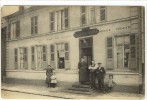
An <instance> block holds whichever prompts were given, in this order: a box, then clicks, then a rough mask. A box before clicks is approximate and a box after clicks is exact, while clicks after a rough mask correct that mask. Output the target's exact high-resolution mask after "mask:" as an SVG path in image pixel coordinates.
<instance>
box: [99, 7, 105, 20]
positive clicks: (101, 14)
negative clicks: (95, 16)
mask: <svg viewBox="0 0 147 100" xmlns="http://www.w3.org/2000/svg"><path fill="white" fill-rule="evenodd" d="M104 20H106V7H105V6H101V7H100V21H104Z"/></svg>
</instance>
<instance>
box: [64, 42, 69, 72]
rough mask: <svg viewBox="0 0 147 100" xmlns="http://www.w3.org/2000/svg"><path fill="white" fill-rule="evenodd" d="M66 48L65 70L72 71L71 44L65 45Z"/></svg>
mask: <svg viewBox="0 0 147 100" xmlns="http://www.w3.org/2000/svg"><path fill="white" fill-rule="evenodd" d="M64 48H65V69H67V70H69V69H70V51H69V43H65V44H64Z"/></svg>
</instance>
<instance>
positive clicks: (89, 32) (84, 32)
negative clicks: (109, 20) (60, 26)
mask: <svg viewBox="0 0 147 100" xmlns="http://www.w3.org/2000/svg"><path fill="white" fill-rule="evenodd" d="M98 32H99V30H98V29H97V28H94V29H89V27H88V28H84V29H82V31H77V32H75V33H74V37H75V38H79V37H84V36H91V35H96V34H98Z"/></svg>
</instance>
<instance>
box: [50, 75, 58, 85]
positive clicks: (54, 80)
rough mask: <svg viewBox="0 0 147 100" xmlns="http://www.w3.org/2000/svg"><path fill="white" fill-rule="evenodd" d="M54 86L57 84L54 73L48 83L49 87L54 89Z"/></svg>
mask: <svg viewBox="0 0 147 100" xmlns="http://www.w3.org/2000/svg"><path fill="white" fill-rule="evenodd" d="M56 84H57V79H56V75H55V73H53V74H52V76H51V83H50V85H51V87H53V88H55V87H56Z"/></svg>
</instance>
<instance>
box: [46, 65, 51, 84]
mask: <svg viewBox="0 0 147 100" xmlns="http://www.w3.org/2000/svg"><path fill="white" fill-rule="evenodd" d="M52 73H53V68H51V66H50V65H48V67H47V68H46V84H47V85H48V87H50V82H51V76H52Z"/></svg>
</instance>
